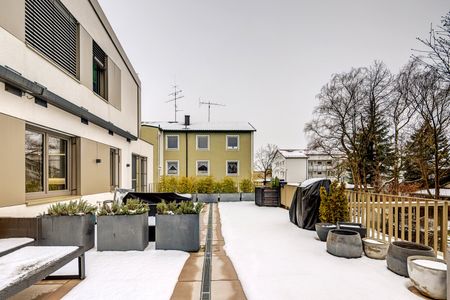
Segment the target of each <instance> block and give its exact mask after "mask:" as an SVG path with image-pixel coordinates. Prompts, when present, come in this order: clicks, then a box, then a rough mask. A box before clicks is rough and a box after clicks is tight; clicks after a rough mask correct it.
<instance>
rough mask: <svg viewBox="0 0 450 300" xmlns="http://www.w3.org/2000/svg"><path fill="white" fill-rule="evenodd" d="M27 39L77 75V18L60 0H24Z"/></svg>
mask: <svg viewBox="0 0 450 300" xmlns="http://www.w3.org/2000/svg"><path fill="white" fill-rule="evenodd" d="M25 41H26V42H27V43H28V44H29V45H31V46H32V47H33V48H35V49H36V50H38V51H39V52H41V53H42V54H44V55H45V56H47V57H48V58H49V59H50V60H52V61H53V62H54V63H56V64H57V65H59V66H60V67H61V68H63V69H64V70H66V71H67V72H69V73H70V74H71V75H73V76H75V77H77V75H78V22H77V20H76V19H75V18H74V17H73V16H72V14H71V13H70V12H69V11H68V10H67V9H66V8H65V7H64V5H63V4H62V3H61V2H60V1H59V0H52V1H50V0H42V1H35V0H26V1H25Z"/></svg>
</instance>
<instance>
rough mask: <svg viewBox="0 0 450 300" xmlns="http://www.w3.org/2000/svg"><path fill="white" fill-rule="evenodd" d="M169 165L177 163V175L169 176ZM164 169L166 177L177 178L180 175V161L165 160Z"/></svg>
mask: <svg viewBox="0 0 450 300" xmlns="http://www.w3.org/2000/svg"><path fill="white" fill-rule="evenodd" d="M169 163H177V174H169ZM165 167H166V168H165V169H166V172H165V174H166V176H179V174H180V161H179V160H175V159H168V160H166V165H165Z"/></svg>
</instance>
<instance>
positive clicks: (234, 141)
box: [227, 135, 239, 150]
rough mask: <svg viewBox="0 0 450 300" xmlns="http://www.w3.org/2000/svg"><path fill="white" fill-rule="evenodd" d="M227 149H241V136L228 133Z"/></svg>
mask: <svg viewBox="0 0 450 300" xmlns="http://www.w3.org/2000/svg"><path fill="white" fill-rule="evenodd" d="M227 149H228V150H237V149H239V136H238V135H227Z"/></svg>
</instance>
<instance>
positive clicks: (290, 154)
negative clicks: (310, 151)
mask: <svg viewBox="0 0 450 300" xmlns="http://www.w3.org/2000/svg"><path fill="white" fill-rule="evenodd" d="M278 152H279V153H280V154H281V155H283V157H285V158H308V156H307V155H306V154H305V153H304V152H303V150H301V149H278Z"/></svg>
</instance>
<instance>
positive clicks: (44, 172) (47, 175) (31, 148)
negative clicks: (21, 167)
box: [25, 128, 70, 196]
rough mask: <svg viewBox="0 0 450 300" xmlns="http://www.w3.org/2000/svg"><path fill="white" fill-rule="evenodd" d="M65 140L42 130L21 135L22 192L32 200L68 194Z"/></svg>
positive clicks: (67, 150) (67, 160)
mask: <svg viewBox="0 0 450 300" xmlns="http://www.w3.org/2000/svg"><path fill="white" fill-rule="evenodd" d="M68 146H69V138H64V137H61V136H59V135H57V134H54V133H52V132H47V131H45V130H42V131H41V130H39V129H32V128H27V130H26V131H25V191H26V193H29V195H31V194H33V195H36V196H39V195H42V196H45V195H46V194H50V193H51V194H52V195H59V194H70V191H69V159H70V156H69V149H68Z"/></svg>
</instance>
